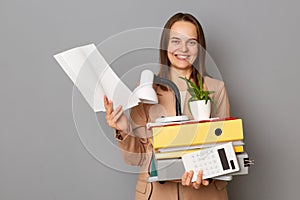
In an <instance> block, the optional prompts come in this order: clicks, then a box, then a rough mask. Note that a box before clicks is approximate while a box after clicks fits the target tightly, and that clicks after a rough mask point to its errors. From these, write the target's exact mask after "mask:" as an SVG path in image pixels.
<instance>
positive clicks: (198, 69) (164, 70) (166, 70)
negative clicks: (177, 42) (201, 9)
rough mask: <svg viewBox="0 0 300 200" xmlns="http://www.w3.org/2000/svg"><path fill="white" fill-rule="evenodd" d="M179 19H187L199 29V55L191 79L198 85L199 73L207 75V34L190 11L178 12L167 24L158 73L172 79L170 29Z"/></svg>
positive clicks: (161, 43)
mask: <svg viewBox="0 0 300 200" xmlns="http://www.w3.org/2000/svg"><path fill="white" fill-rule="evenodd" d="M177 21H186V22H191V23H192V24H194V25H195V27H196V29H197V35H198V38H197V42H198V44H199V45H198V56H197V58H196V60H195V61H194V63H193V64H192V65H193V69H192V74H191V79H193V80H194V81H195V82H196V84H197V85H198V78H197V74H200V75H201V77H203V76H205V75H206V69H205V52H206V43H205V36H204V32H203V29H202V26H201V24H200V23H199V21H198V20H197V19H196V18H195V17H194V16H193V15H191V14H188V13H177V14H175V15H173V16H172V17H171V18H170V19H169V20H168V21H167V23H166V24H165V26H164V30H163V32H162V35H161V39H160V50H159V59H160V65H161V67H160V71H159V73H158V76H160V77H162V78H167V79H170V65H171V63H170V60H169V58H168V52H167V49H168V44H169V38H170V29H171V27H172V25H173V24H174V23H175V22H177Z"/></svg>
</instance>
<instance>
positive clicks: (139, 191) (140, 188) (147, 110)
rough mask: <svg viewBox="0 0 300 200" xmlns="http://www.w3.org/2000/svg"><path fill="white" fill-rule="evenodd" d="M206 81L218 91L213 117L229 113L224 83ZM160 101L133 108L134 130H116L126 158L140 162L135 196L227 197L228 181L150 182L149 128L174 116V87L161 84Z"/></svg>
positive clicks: (172, 199) (138, 199)
mask: <svg viewBox="0 0 300 200" xmlns="http://www.w3.org/2000/svg"><path fill="white" fill-rule="evenodd" d="M204 82H205V84H206V86H207V87H208V89H209V90H211V91H215V92H214V93H213V94H212V95H211V97H212V98H213V99H214V100H215V102H216V106H217V113H212V116H211V117H229V116H230V107H229V101H228V97H227V92H226V89H225V86H224V83H223V82H221V81H219V80H216V79H212V78H209V77H205V78H204ZM156 93H157V96H158V101H159V104H156V105H148V104H139V105H138V106H136V107H134V108H132V110H131V115H130V116H131V123H132V131H131V133H130V134H128V135H127V136H126V137H125V138H121V136H120V134H116V138H117V139H118V140H119V142H118V143H119V146H120V149H121V151H122V155H123V158H124V160H125V162H126V163H128V164H130V165H138V166H141V167H140V174H139V176H138V181H137V185H136V195H135V199H136V200H145V199H153V200H158V199H159V200H168V199H170V200H175V199H190V200H194V199H195V200H196V199H197V200H202V199H205V200H208V199H209V200H225V199H227V190H226V185H227V182H225V181H216V180H215V181H213V182H212V183H211V184H209V185H208V186H201V187H200V189H198V190H196V189H194V188H193V187H192V186H191V187H187V186H182V185H181V183H180V182H171V181H167V182H165V183H164V184H161V183H159V182H153V183H148V182H147V179H148V177H149V173H148V171H149V166H150V163H151V156H152V145H151V143H150V141H149V138H151V132H150V131H148V130H147V129H146V127H145V126H146V124H147V123H148V122H153V121H154V120H155V119H156V118H158V117H161V116H175V115H176V111H175V97H174V95H173V93H172V92H171V91H163V90H161V89H160V88H159V87H158V88H157V89H156ZM189 97H190V95H189V94H187V95H186V98H185V100H184V99H182V101H185V104H184V105H185V106H184V108H183V114H185V115H188V116H189V117H190V119H192V116H191V115H190V113H189V111H188V106H187V100H188V99H189Z"/></svg>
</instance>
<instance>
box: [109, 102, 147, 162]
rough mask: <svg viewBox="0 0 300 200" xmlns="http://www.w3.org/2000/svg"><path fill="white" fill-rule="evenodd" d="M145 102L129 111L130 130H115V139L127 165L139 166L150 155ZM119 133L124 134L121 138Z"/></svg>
mask: <svg viewBox="0 0 300 200" xmlns="http://www.w3.org/2000/svg"><path fill="white" fill-rule="evenodd" d="M145 109H146V108H145V104H139V105H138V106H135V107H133V108H132V109H131V111H130V119H129V121H130V132H129V133H127V134H126V133H122V134H121V132H120V131H116V135H115V137H116V139H117V140H118V145H119V147H120V150H121V152H122V156H123V159H124V161H125V162H126V163H127V164H129V165H139V166H141V165H142V164H143V163H144V162H145V160H146V158H147V157H148V156H151V149H152V148H151V146H150V145H151V143H150V141H149V137H150V135H151V132H150V131H148V130H147V128H146V124H147V122H148V117H147V114H146V111H145ZM121 135H126V136H124V138H122V136H121Z"/></svg>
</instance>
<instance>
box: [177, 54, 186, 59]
mask: <svg viewBox="0 0 300 200" xmlns="http://www.w3.org/2000/svg"><path fill="white" fill-rule="evenodd" d="M177 57H178V58H180V59H187V57H188V56H187V55H177Z"/></svg>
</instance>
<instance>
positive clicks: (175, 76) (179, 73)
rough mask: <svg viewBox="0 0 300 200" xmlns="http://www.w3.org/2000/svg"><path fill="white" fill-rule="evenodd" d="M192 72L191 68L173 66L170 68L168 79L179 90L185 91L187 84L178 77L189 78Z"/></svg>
mask: <svg viewBox="0 0 300 200" xmlns="http://www.w3.org/2000/svg"><path fill="white" fill-rule="evenodd" d="M191 74H192V68H190V69H184V70H180V69H177V68H174V67H171V68H170V79H171V80H172V81H173V82H174V83H175V84H176V86H177V87H178V89H179V90H180V91H186V90H187V85H186V83H185V81H184V80H182V79H181V78H179V77H186V78H188V79H189V78H190V77H191Z"/></svg>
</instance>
